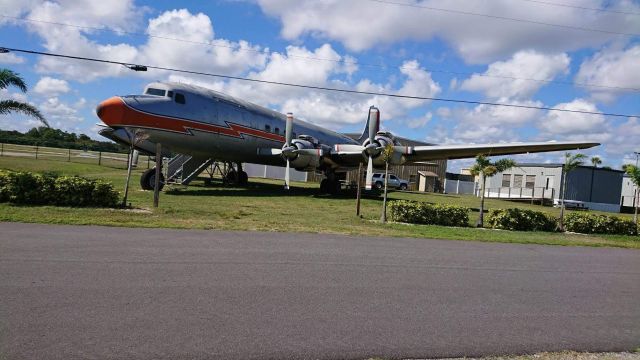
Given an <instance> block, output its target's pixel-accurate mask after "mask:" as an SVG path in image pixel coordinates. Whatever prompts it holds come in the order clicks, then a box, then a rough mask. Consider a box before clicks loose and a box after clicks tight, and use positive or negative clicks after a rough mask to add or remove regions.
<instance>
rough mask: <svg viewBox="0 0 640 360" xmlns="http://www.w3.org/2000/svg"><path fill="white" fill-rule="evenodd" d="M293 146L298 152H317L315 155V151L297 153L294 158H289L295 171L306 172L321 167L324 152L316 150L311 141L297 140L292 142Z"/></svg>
mask: <svg viewBox="0 0 640 360" xmlns="http://www.w3.org/2000/svg"><path fill="white" fill-rule="evenodd" d="M291 146H292V147H295V148H296V149H297V150H303V149H306V150H317V152H315V153H314V152H313V151H305V152H296V153H295V156H294V157H293V158H289V161H290V163H291V166H292V167H293V168H294V169H296V170H299V171H304V170H308V169H315V168H317V167H318V166H319V165H320V158H321V157H322V151H321V150H320V149H316V147H315V145H314V144H313V143H311V142H310V141H307V140H301V139H295V140H293V141H292V142H291ZM294 151H295V150H294Z"/></svg>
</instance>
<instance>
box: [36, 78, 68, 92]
mask: <svg viewBox="0 0 640 360" xmlns="http://www.w3.org/2000/svg"><path fill="white" fill-rule="evenodd" d="M69 90H70V88H69V83H68V82H67V81H66V80H60V79H55V78H52V77H48V76H45V77H43V78H41V79H40V80H39V81H38V82H37V83H36V86H35V87H34V88H33V91H34V92H36V93H38V94H41V95H48V96H57V95H60V94H64V93H66V92H69Z"/></svg>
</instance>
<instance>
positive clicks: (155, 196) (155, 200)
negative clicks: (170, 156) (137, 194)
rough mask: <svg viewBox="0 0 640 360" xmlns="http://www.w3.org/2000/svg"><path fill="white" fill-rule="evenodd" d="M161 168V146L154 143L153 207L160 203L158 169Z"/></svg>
mask: <svg viewBox="0 0 640 360" xmlns="http://www.w3.org/2000/svg"><path fill="white" fill-rule="evenodd" d="M161 168H162V145H160V143H156V179H155V180H156V183H155V184H154V186H153V207H158V203H159V201H160V169H161Z"/></svg>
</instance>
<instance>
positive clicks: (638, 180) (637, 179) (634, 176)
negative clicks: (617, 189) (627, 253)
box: [625, 164, 640, 226]
mask: <svg viewBox="0 0 640 360" xmlns="http://www.w3.org/2000/svg"><path fill="white" fill-rule="evenodd" d="M625 172H626V173H627V175H629V177H630V178H631V182H632V183H633V184H634V185H635V186H636V192H635V201H634V202H633V203H634V205H635V206H634V211H633V222H634V223H635V224H636V226H637V225H638V200H639V198H640V196H639V195H640V167H637V166H635V165H631V164H629V165H627V166H626V168H625Z"/></svg>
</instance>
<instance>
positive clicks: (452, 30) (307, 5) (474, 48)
mask: <svg viewBox="0 0 640 360" xmlns="http://www.w3.org/2000/svg"><path fill="white" fill-rule="evenodd" d="M398 3H404V4H409V5H410V6H401V5H399V4H388V3H377V2H373V1H372V2H362V1H341V0H325V1H313V0H312V1H299V0H258V4H259V5H260V6H261V8H262V10H263V11H264V12H265V13H266V14H268V15H270V16H272V17H275V18H277V19H279V20H280V22H281V24H282V29H281V35H282V36H283V37H284V38H285V39H289V40H294V39H297V38H300V37H302V36H305V35H311V36H314V37H317V38H325V39H331V40H336V41H340V42H342V43H343V44H344V45H345V46H346V47H347V48H349V49H351V50H355V51H362V50H366V49H370V48H372V47H374V46H376V45H381V44H393V43H397V42H401V41H405V40H419V41H424V40H430V39H432V38H436V37H438V38H441V39H444V40H445V41H446V42H447V43H449V44H451V46H452V47H453V48H454V49H455V50H456V51H457V52H458V53H459V54H460V55H461V56H462V57H463V58H464V59H465V60H466V61H467V62H469V63H486V62H490V61H493V60H496V59H500V58H504V57H505V56H508V55H510V54H513V53H515V52H517V51H519V50H524V49H538V50H539V51H542V52H544V53H560V52H566V51H571V50H576V49H580V48H584V47H592V46H598V45H601V44H604V43H606V42H609V41H611V40H612V39H616V38H618V36H617V35H615V34H607V33H602V32H590V31H580V30H572V29H566V28H564V29H563V28H559V27H553V26H546V25H540V24H531V23H526V22H519V21H510V20H500V19H496V18H490V17H482V16H470V15H462V14H454V13H450V12H442V11H435V10H428V9H423V8H420V7H421V6H422V7H434V8H442V9H452V10H459V11H465V12H471V13H480V14H489V15H493V16H501V17H510V18H517V19H527V20H531V21H536V22H541V23H550V24H560V25H567V26H575V27H582V28H594V29H603V30H607V31H612V32H623V33H639V32H640V22H638V21H637V17H636V16H634V15H622V14H615V13H611V12H587V13H585V11H584V10H580V9H576V8H569V7H555V6H549V5H544V4H537V3H531V2H521V1H512V0H493V1H467V2H460V1H459V0H423V1H419V0H412V1H403V2H398ZM412 5H413V6H412ZM463 5H464V7H462V6H463ZM572 5H575V6H586V7H601V6H605V5H607V7H608V8H610V9H623V10H624V11H630V12H640V5H638V4H637V3H634V2H631V1H627V0H619V1H612V2H607V3H606V4H604V2H603V1H601V0H574V1H572Z"/></svg>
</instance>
